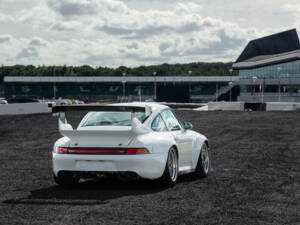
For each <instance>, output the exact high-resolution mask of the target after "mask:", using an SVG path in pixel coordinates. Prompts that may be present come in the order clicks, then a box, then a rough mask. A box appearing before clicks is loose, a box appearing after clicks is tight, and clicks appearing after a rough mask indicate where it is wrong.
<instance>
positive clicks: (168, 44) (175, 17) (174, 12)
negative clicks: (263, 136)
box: [0, 0, 299, 67]
mask: <svg viewBox="0 0 300 225" xmlns="http://www.w3.org/2000/svg"><path fill="white" fill-rule="evenodd" d="M5 1H8V0H5ZM9 1H15V2H11V3H10V4H8V3H7V4H3V6H5V7H0V22H2V21H6V22H3V23H2V24H3V25H2V24H1V27H0V32H1V34H7V35H6V36H5V35H4V36H3V35H1V36H0V43H1V48H0V56H1V58H2V59H4V60H3V61H4V63H10V64H16V63H20V64H22V63H23V64H46V65H52V64H59V65H64V64H67V65H81V64H89V65H92V66H113V67H118V66H120V65H127V66H138V65H141V64H154V63H155V64H156V63H159V64H160V63H178V62H179V63H180V62H182V63H183V62H190V61H215V60H218V61H219V60H224V61H234V60H235V59H236V57H237V56H238V55H239V53H240V51H241V50H242V48H243V47H244V46H245V45H246V43H247V41H249V40H250V39H253V38H257V37H261V36H264V35H266V34H271V33H273V32H277V30H276V29H279V28H276V29H273V28H271V27H270V26H266V27H262V28H260V29H258V28H257V26H258V25H257V24H251V22H250V21H252V20H249V19H247V18H248V14H251V13H253V12H255V10H259V11H260V12H261V10H262V9H261V8H260V7H262V6H269V8H265V9H264V10H271V9H272V8H270V7H272V4H270V3H259V2H258V1H257V0H254V1H255V2H256V3H257V4H258V3H259V4H258V6H255V7H254V6H251V4H249V3H246V1H245V0H241V1H239V2H238V3H235V4H233V3H232V2H230V1H229V0H222V1H221V0H216V1H209V0H201V1H198V0H185V1H182V0H180V1H179V0H172V1H170V0H169V1H159V0H152V1H151V2H149V1H146V0H131V1H121V0H40V1H37V0H32V1H30V4H31V5H30V7H29V6H27V3H26V1H25V0H20V1H16V0H9ZM274 1H275V2H278V1H279V0H274ZM292 1H293V0H287V2H288V3H289V2H292ZM18 2H19V3H18ZM223 2H224V4H223ZM221 3H222V4H221ZM6 5H9V6H6ZM291 5H292V4H291ZM0 6H2V5H1V3H0ZM13 6H16V8H14V9H12V7H13ZM245 6H247V9H249V11H248V13H247V15H246V14H245V13H243V12H244V11H241V10H240V9H242V8H245ZM17 7H18V8H17ZM230 7H231V8H230ZM4 8H5V9H7V10H6V11H5V10H4ZM291 8H292V7H290V8H289V9H288V8H284V9H283V8H282V9H280V10H281V12H286V10H291ZM237 9H239V10H238V12H236V10H237ZM9 10H10V11H9ZM226 13H230V15H228V14H226ZM231 14H232V15H231ZM296 14H297V12H296V13H295V14H293V15H294V17H296ZM298 14H299V13H298ZM267 15H268V16H270V14H267ZM277 15H279V14H277ZM257 16H258V17H259V15H258V14H257ZM281 16H282V15H281ZM251 17H252V18H253V20H254V19H255V18H256V17H253V15H252V16H251ZM260 18H261V17H260ZM276 18H277V17H276ZM281 18H282V17H281ZM264 21H265V20H264V19H260V21H259V23H260V24H263V23H264ZM247 22H248V24H245V23H247ZM273 22H274V23H277V22H278V21H277V22H276V21H273ZM280 29H281V28H280Z"/></svg>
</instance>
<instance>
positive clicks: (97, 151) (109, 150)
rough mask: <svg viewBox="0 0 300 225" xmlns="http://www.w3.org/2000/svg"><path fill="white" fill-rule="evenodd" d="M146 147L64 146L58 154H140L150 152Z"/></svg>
mask: <svg viewBox="0 0 300 225" xmlns="http://www.w3.org/2000/svg"><path fill="white" fill-rule="evenodd" d="M149 153H150V152H149V151H148V149H146V148H128V149H127V148H63V147H59V148H58V149H57V154H74V155H140V154H149Z"/></svg>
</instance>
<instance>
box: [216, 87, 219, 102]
mask: <svg viewBox="0 0 300 225" xmlns="http://www.w3.org/2000/svg"><path fill="white" fill-rule="evenodd" d="M218 90H219V85H218V83H216V102H217V101H218Z"/></svg>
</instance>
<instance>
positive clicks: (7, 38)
mask: <svg viewBox="0 0 300 225" xmlns="http://www.w3.org/2000/svg"><path fill="white" fill-rule="evenodd" d="M9 40H10V38H9V37H0V44H2V43H5V42H8V41H9Z"/></svg>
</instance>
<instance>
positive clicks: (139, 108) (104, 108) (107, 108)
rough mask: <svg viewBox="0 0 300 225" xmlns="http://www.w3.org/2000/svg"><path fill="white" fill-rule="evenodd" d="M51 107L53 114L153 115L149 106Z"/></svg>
mask: <svg viewBox="0 0 300 225" xmlns="http://www.w3.org/2000/svg"><path fill="white" fill-rule="evenodd" d="M49 107H51V108H52V113H58V112H68V111H89V112H132V113H134V112H145V113H146V114H147V111H149V110H150V112H148V113H149V114H150V113H151V108H150V107H149V106H146V107H142V106H118V105H103V104H101V105H100V104H84V105H61V106H53V107H52V105H51V104H50V105H49Z"/></svg>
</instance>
